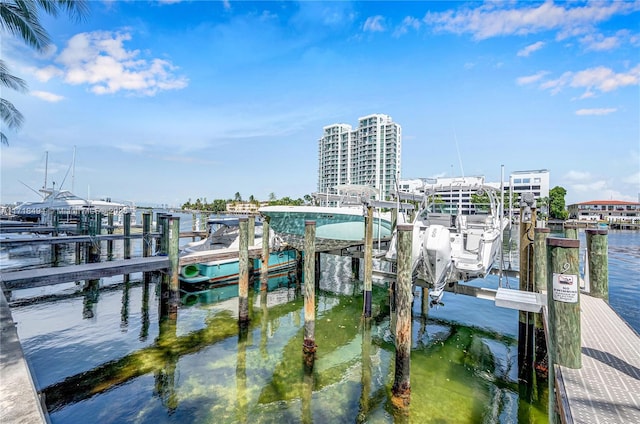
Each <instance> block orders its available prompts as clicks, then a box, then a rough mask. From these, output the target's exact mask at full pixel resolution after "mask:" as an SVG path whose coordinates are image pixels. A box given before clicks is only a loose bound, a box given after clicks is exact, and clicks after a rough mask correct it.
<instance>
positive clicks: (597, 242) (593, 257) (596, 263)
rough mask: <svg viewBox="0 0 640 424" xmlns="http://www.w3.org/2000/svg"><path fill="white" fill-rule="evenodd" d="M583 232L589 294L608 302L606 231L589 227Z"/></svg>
mask: <svg viewBox="0 0 640 424" xmlns="http://www.w3.org/2000/svg"><path fill="white" fill-rule="evenodd" d="M585 233H586V236H587V260H588V264H589V275H588V277H589V294H590V295H591V296H593V297H598V298H600V299H604V300H605V301H606V302H609V258H608V241H607V234H608V231H607V230H606V229H595V228H589V229H586V230H585Z"/></svg>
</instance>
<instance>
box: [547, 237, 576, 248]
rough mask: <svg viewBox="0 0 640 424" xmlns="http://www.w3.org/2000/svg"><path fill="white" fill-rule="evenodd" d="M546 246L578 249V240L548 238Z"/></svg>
mask: <svg viewBox="0 0 640 424" xmlns="http://www.w3.org/2000/svg"><path fill="white" fill-rule="evenodd" d="M547 246H554V247H580V240H578V239H570V238H560V237H548V238H547Z"/></svg>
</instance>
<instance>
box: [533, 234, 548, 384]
mask: <svg viewBox="0 0 640 424" xmlns="http://www.w3.org/2000/svg"><path fill="white" fill-rule="evenodd" d="M550 232H551V230H550V229H549V228H535V229H534V241H533V263H534V266H533V268H534V269H533V291H534V292H536V293H542V292H544V291H546V290H547V237H548V236H549V233H550ZM534 345H535V346H534V359H533V362H534V368H535V370H536V371H537V372H538V374H539V375H540V376H541V377H546V372H545V371H544V370H545V369H546V366H545V365H544V363H545V359H546V357H547V344H546V340H545V334H544V323H543V317H542V314H541V313H537V314H534Z"/></svg>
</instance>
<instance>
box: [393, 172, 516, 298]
mask: <svg viewBox="0 0 640 424" xmlns="http://www.w3.org/2000/svg"><path fill="white" fill-rule="evenodd" d="M470 181H471V182H470ZM473 181H474V180H473V179H464V178H463V179H460V180H457V181H455V180H452V181H450V182H449V183H447V184H434V185H431V186H430V187H429V186H428V187H426V188H425V194H424V198H423V200H422V203H421V205H420V208H419V210H418V213H417V214H416V217H415V219H414V221H413V239H412V270H413V274H412V275H413V278H416V279H419V280H422V281H423V282H425V283H426V284H427V285H428V287H429V288H430V292H429V296H430V297H431V301H432V303H433V304H435V303H439V302H440V300H441V298H442V295H443V292H444V289H445V286H446V285H447V284H449V283H453V282H458V281H469V280H472V279H476V278H484V277H485V276H486V275H487V274H488V273H489V272H490V271H491V269H492V267H493V266H494V264H495V262H496V260H497V258H498V254H499V252H500V246H501V243H502V232H503V230H504V228H505V226H506V223H507V220H504V219H502V212H501V211H502V208H501V207H500V200H499V199H498V197H497V192H498V190H497V189H496V188H494V187H491V186H488V185H484V184H478V183H474V182H473ZM474 195H475V196H474ZM445 199H446V200H445ZM474 200H475V202H474ZM478 201H482V203H478ZM463 203H464V205H463ZM396 237H397V234H396V235H394V240H392V242H391V246H392V247H391V249H390V250H389V251H388V252H387V254H386V258H387V259H388V260H391V261H395V260H396V242H395V238H396Z"/></svg>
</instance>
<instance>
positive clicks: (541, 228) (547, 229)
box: [533, 227, 551, 233]
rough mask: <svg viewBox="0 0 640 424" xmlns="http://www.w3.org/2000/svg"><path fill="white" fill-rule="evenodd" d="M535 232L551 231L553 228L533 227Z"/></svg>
mask: <svg viewBox="0 0 640 424" xmlns="http://www.w3.org/2000/svg"><path fill="white" fill-rule="evenodd" d="M533 232H534V233H550V232H551V228H547V227H536V228H534V229H533Z"/></svg>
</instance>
